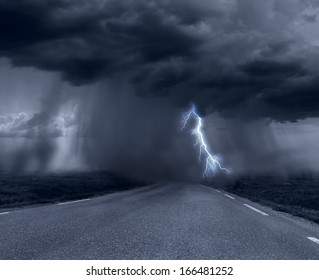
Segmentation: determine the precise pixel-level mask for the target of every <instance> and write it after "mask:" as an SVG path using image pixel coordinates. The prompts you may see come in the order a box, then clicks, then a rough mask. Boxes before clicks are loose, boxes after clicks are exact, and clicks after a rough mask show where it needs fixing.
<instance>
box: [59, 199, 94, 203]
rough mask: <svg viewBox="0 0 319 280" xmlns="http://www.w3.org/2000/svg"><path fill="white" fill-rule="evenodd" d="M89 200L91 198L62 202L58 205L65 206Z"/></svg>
mask: <svg viewBox="0 0 319 280" xmlns="http://www.w3.org/2000/svg"><path fill="white" fill-rule="evenodd" d="M88 200H90V198H87V199H81V200H73V201H67V202H60V203H58V204H57V205H65V204H71V203H77V202H82V201H88Z"/></svg>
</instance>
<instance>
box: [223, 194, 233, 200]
mask: <svg viewBox="0 0 319 280" xmlns="http://www.w3.org/2000/svg"><path fill="white" fill-rule="evenodd" d="M224 195H225V196H227V197H229V198H231V199H235V197H232V196H231V195H229V194H224Z"/></svg>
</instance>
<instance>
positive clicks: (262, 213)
mask: <svg viewBox="0 0 319 280" xmlns="http://www.w3.org/2000/svg"><path fill="white" fill-rule="evenodd" d="M244 205H245V206H246V207H248V208H250V209H251V210H254V211H255V212H257V213H259V214H261V215H263V216H269V215H268V214H267V213H265V212H263V211H260V210H258V209H257V208H255V207H252V206H250V205H249V204H244Z"/></svg>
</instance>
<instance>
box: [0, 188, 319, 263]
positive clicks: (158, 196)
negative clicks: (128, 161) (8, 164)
mask: <svg viewBox="0 0 319 280" xmlns="http://www.w3.org/2000/svg"><path fill="white" fill-rule="evenodd" d="M0 259H316V260H318V259H319V227H318V226H317V225H314V224H311V223H310V222H306V221H303V220H301V219H295V218H290V217H289V215H284V214H281V213H278V212H276V211H273V210H271V209H269V208H266V207H263V206H260V205H258V204H255V203H252V202H251V201H248V200H246V199H243V198H240V197H237V196H235V195H233V194H230V193H225V192H224V191H221V190H218V189H214V188H209V187H206V186H203V185H199V184H187V183H165V184H156V185H151V186H147V187H143V188H139V189H135V190H131V191H127V192H122V193H117V194H111V195H105V196H101V197H95V198H89V199H85V200H78V201H69V202H63V203H56V204H50V205H45V206H38V207H30V208H24V209H12V210H10V209H9V210H8V209H7V210H2V212H1V210H0Z"/></svg>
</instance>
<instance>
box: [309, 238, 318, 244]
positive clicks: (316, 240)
mask: <svg viewBox="0 0 319 280" xmlns="http://www.w3.org/2000/svg"><path fill="white" fill-rule="evenodd" d="M307 238H308V239H309V240H311V241H313V242H315V243H317V244H319V239H318V238H315V237H307Z"/></svg>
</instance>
